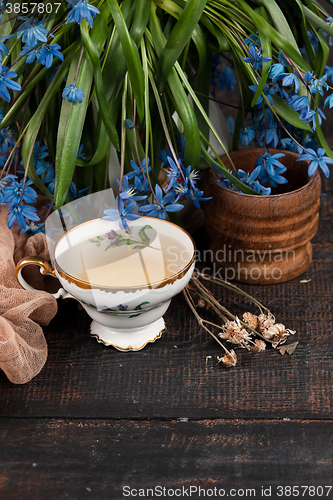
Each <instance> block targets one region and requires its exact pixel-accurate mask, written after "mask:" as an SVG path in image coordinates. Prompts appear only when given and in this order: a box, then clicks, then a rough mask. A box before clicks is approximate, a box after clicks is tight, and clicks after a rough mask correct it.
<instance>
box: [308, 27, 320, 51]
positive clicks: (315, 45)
mask: <svg viewBox="0 0 333 500" xmlns="http://www.w3.org/2000/svg"><path fill="white" fill-rule="evenodd" d="M307 34H308V37H309V39H310V42H311V45H312V47H313V50H314V51H315V52H317V50H318V44H319V42H318V38H317V37H316V36H315V35H314V34H313V33H312V31H307Z"/></svg>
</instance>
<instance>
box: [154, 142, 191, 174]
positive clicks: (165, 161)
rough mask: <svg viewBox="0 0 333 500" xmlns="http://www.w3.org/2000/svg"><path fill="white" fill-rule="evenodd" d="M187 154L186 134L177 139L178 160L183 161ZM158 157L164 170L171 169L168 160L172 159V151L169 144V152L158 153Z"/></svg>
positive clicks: (161, 151)
mask: <svg viewBox="0 0 333 500" xmlns="http://www.w3.org/2000/svg"><path fill="white" fill-rule="evenodd" d="M184 154H185V134H180V135H179V136H178V139H177V159H178V160H182V159H183V158H184ZM157 156H158V157H159V159H160V160H162V162H163V163H162V168H166V169H167V168H169V166H170V165H169V161H168V158H172V151H171V148H170V146H169V144H168V146H167V151H163V150H162V149H161V150H160V151H159V152H158V153H157Z"/></svg>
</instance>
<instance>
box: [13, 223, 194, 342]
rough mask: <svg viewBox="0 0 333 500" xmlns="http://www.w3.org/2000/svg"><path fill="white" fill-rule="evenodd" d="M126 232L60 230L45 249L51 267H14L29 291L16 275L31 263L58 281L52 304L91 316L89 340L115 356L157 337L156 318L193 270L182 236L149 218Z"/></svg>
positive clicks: (109, 227) (90, 226)
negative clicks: (73, 305) (69, 303)
mask: <svg viewBox="0 0 333 500" xmlns="http://www.w3.org/2000/svg"><path fill="white" fill-rule="evenodd" d="M130 226H131V227H130V230H129V231H128V230H125V229H119V225H118V222H113V221H108V220H105V219H102V218H99V219H95V220H91V221H88V222H84V223H83V224H79V225H77V226H75V227H74V228H72V229H70V230H68V231H67V232H65V233H64V234H63V235H62V236H61V237H60V238H59V240H58V241H57V242H56V243H55V245H54V248H53V249H52V255H51V260H52V263H53V267H52V266H51V265H50V264H49V263H48V262H47V261H45V260H43V259H40V258H38V257H27V258H24V259H22V260H21V261H20V262H19V263H18V265H17V267H16V275H17V279H18V281H19V282H20V284H21V285H22V286H23V287H24V288H25V289H27V290H31V289H33V288H32V287H31V286H30V285H29V284H28V283H27V282H26V281H25V280H24V278H23V276H22V269H23V268H24V267H25V266H26V265H29V264H37V265H39V266H40V268H41V272H42V273H43V274H51V275H52V276H55V277H56V278H58V280H59V281H60V283H61V286H62V288H60V289H59V290H58V292H57V293H55V294H53V295H54V296H55V297H56V298H59V297H62V298H74V299H76V300H77V301H78V302H79V303H80V304H81V305H82V307H83V308H84V309H85V310H86V312H87V313H88V315H89V316H90V317H91V318H92V320H93V321H92V323H91V327H90V331H91V335H92V336H94V337H96V339H97V340H98V341H99V342H102V343H103V344H105V345H112V346H114V347H116V348H117V349H119V350H122V351H130V350H132V351H137V350H140V349H142V348H143V347H144V346H145V345H146V344H147V343H148V342H154V341H155V340H156V339H158V338H160V337H161V335H162V333H163V331H164V330H165V323H164V319H163V314H164V313H165V312H166V310H167V309H168V307H169V304H170V302H171V299H172V297H173V296H174V295H176V294H177V293H179V292H180V291H181V290H182V289H183V288H184V287H185V286H186V285H187V283H188V282H189V280H190V278H191V276H192V273H193V270H194V265H195V245H194V242H193V240H192V238H191V237H190V235H189V234H188V233H187V232H186V231H184V230H183V229H181V228H180V227H178V226H176V225H175V224H172V223H171V222H168V221H165V220H161V219H156V218H153V217H140V218H139V219H137V220H135V221H132V222H131V224H130Z"/></svg>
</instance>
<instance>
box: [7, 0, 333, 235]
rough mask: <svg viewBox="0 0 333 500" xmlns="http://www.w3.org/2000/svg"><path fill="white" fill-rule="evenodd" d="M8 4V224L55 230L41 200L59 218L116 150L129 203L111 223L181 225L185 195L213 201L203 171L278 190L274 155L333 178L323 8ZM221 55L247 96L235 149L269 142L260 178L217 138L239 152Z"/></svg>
mask: <svg viewBox="0 0 333 500" xmlns="http://www.w3.org/2000/svg"><path fill="white" fill-rule="evenodd" d="M330 3H331V1H329V4H330ZM0 9H1V21H0V101H1V102H0V107H1V113H0V120H1V123H0V167H1V178H0V203H1V204H2V205H9V209H8V225H9V227H11V226H12V225H13V224H14V222H15V221H16V222H17V224H18V225H19V226H20V228H21V229H22V231H23V232H24V231H28V232H36V231H40V230H43V221H41V220H39V217H38V215H37V212H36V208H35V207H34V202H35V200H36V197H37V192H42V193H44V195H46V196H47V197H48V199H49V202H48V208H49V211H51V210H53V209H59V208H60V207H61V206H62V205H63V204H64V203H66V202H67V201H70V200H73V199H75V198H77V197H80V196H82V195H84V194H86V193H88V192H92V191H97V190H101V189H104V188H106V187H108V183H109V179H108V177H109V158H110V146H111V145H112V147H113V148H115V149H116V150H117V151H118V157H119V163H120V167H121V168H120V175H119V195H118V198H117V206H118V209H117V210H114V209H110V210H109V211H107V212H108V213H106V214H105V217H106V218H111V219H112V220H115V219H119V220H120V224H121V225H122V227H126V225H127V221H129V220H132V219H133V218H135V217H137V216H139V215H140V214H141V215H142V214H146V215H151V216H154V217H161V218H165V217H166V216H167V214H169V216H171V217H173V216H174V215H175V213H177V212H178V211H179V210H181V209H182V206H183V200H186V199H187V200H190V201H192V202H193V203H194V205H195V206H196V207H198V206H200V202H201V201H203V200H205V196H204V192H203V191H202V190H201V189H200V185H199V182H198V178H199V176H198V170H200V169H204V168H209V167H211V166H213V167H214V168H216V169H218V170H219V172H221V173H222V174H223V175H224V180H225V183H227V184H228V185H232V186H234V187H235V188H237V189H239V190H241V191H243V192H246V193H249V194H257V195H268V194H269V192H270V188H271V187H272V186H274V185H276V184H278V183H283V182H285V178H284V177H283V173H284V170H283V169H284V167H283V165H282V164H281V163H280V162H279V155H277V154H275V155H273V156H272V155H270V153H269V148H270V147H274V148H276V147H279V148H280V149H292V150H296V151H297V152H299V154H300V159H307V160H310V167H309V175H312V174H313V173H314V172H315V170H316V169H317V168H318V167H320V168H321V169H322V170H323V172H324V173H325V175H326V176H327V175H328V173H329V170H328V165H329V164H330V163H333V160H332V158H333V153H332V152H331V150H330V148H329V146H328V144H327V142H326V140H325V137H324V135H323V133H322V129H321V123H322V120H323V119H325V115H324V111H323V109H322V108H323V107H327V108H329V109H331V107H332V106H333V94H332V92H331V91H332V87H331V86H330V84H329V79H332V75H333V69H332V68H330V67H329V66H327V60H328V56H329V52H330V46H331V44H332V42H333V21H332V17H330V16H329V13H328V12H327V11H326V10H325V9H324V8H323V7H322V6H320V5H319V4H318V3H317V2H314V1H306V2H305V3H302V2H296V1H294V0H293V1H289V0H285V1H283V2H280V1H276V0H247V1H246V0H236V1H235V2H230V1H229V0H135V1H133V0H92V1H91V2H89V1H88V0H61V1H59V2H53V1H52V2H51V1H49V0H43V1H38V2H34V3H31V2H29V1H14V0H2V1H1V2H0ZM327 35H328V37H327ZM216 54H222V55H223V57H224V60H225V61H227V65H226V67H225V68H224V69H223V72H220V74H219V75H218V78H219V84H220V86H221V87H222V88H229V89H232V88H233V87H234V86H235V85H238V87H239V90H240V104H239V112H238V113H237V118H236V122H235V124H234V133H233V137H234V142H233V146H234V149H237V147H238V146H239V144H241V145H245V146H248V145H250V143H251V142H252V141H254V140H255V141H256V142H257V145H259V146H260V147H262V155H261V156H260V157H259V158H258V161H257V168H256V169H255V170H254V172H252V173H251V174H250V175H249V174H248V173H247V172H242V171H238V170H237V168H236V167H234V170H233V171H232V172H229V171H228V170H227V169H226V168H225V167H224V165H223V164H222V162H221V160H220V159H219V157H218V154H217V153H216V152H215V151H214V148H213V146H212V145H211V144H210V142H209V137H210V134H213V135H214V136H215V137H216V139H217V141H218V143H219V144H220V146H221V148H222V150H224V152H225V153H226V154H227V150H226V146H225V139H224V138H223V137H220V136H219V134H218V133H217V131H216V129H215V127H214V125H213V124H212V122H211V120H210V118H209V114H208V109H209V99H210V94H209V89H210V85H211V75H212V68H214V65H213V61H214V58H216ZM322 101H323V104H322ZM175 114H177V119H175ZM161 172H162V173H163V175H162V178H163V182H161Z"/></svg>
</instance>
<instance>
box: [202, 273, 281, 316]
mask: <svg viewBox="0 0 333 500" xmlns="http://www.w3.org/2000/svg"><path fill="white" fill-rule="evenodd" d="M196 276H198V277H199V278H202V279H204V280H206V281H211V282H212V283H217V284H218V285H222V286H224V287H225V288H229V289H230V290H233V291H235V292H236V293H238V294H239V295H243V297H246V298H247V299H248V300H249V301H250V302H252V303H253V304H255V305H256V306H257V307H258V309H259V311H260V312H261V313H263V312H264V311H266V312H267V313H270V310H269V309H268V308H267V307H265V306H264V305H263V304H262V303H261V302H259V301H258V300H256V299H255V298H254V297H251V295H249V294H248V293H246V292H244V290H242V289H241V288H239V287H238V286H236V285H234V284H233V283H229V282H228V281H225V280H223V279H221V278H215V277H214V276H209V275H208V274H203V273H200V272H198V271H197V272H196ZM271 314H272V313H271ZM272 316H273V317H274V315H272Z"/></svg>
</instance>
